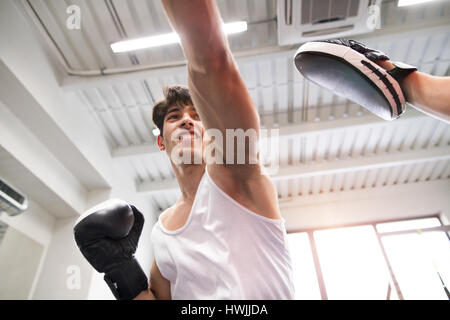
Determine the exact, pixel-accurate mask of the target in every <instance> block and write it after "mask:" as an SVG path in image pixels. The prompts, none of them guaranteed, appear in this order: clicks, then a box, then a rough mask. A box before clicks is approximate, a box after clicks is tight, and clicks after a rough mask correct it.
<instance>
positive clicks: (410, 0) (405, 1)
mask: <svg viewBox="0 0 450 320" xmlns="http://www.w3.org/2000/svg"><path fill="white" fill-rule="evenodd" d="M431 1H435V0H398V6H399V7H407V6H413V5H415V4H421V3H426V2H431Z"/></svg>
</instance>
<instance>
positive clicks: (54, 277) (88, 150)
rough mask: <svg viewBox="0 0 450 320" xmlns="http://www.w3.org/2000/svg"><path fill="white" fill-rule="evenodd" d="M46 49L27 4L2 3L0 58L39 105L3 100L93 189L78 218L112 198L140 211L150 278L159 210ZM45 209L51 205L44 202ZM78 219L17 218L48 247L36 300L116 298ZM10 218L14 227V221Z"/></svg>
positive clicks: (11, 0) (141, 249) (143, 258)
mask: <svg viewBox="0 0 450 320" xmlns="http://www.w3.org/2000/svg"><path fill="white" fill-rule="evenodd" d="M45 48H46V47H45V44H44V42H43V40H42V36H41V35H40V34H39V33H38V32H37V30H36V27H35V26H33V25H32V23H31V22H30V19H29V17H27V14H26V12H25V11H24V8H23V7H22V2H21V1H14V0H2V1H0V59H1V60H2V62H3V63H4V64H5V65H6V66H7V68H8V69H9V70H11V71H12V72H13V73H14V76H15V78H17V80H18V81H20V83H21V84H22V86H23V87H24V88H25V89H26V90H27V92H29V93H30V94H31V95H32V97H33V100H34V101H35V103H34V104H33V106H32V112H31V110H30V109H27V105H26V104H22V103H20V100H18V99H17V95H15V96H6V97H1V98H2V99H1V100H2V101H4V100H5V99H6V98H11V99H7V100H8V101H10V102H15V103H10V105H8V104H7V103H5V104H6V105H7V107H8V108H9V110H10V111H11V112H13V113H14V115H15V117H17V118H18V119H19V120H20V121H21V122H22V123H23V124H24V126H26V127H27V128H28V130H29V131H30V132H32V133H33V134H34V135H35V137H36V139H39V140H40V141H41V143H43V144H44V145H45V146H46V147H47V148H48V150H49V151H50V152H51V153H53V155H54V156H55V157H56V158H58V160H59V161H60V162H61V163H62V164H64V166H66V167H67V169H68V170H69V171H70V172H71V173H72V174H73V175H75V176H76V178H77V179H78V180H79V181H80V183H81V184H82V185H83V187H85V188H86V190H87V198H86V199H85V200H84V201H85V204H84V205H80V206H79V207H77V210H78V211H79V212H78V213H79V214H82V211H83V210H80V209H79V208H81V207H83V208H84V210H86V209H88V208H89V207H91V206H93V205H95V204H97V203H99V202H101V201H103V200H106V199H108V198H110V197H117V198H121V199H124V200H126V201H129V202H131V203H133V204H135V205H136V206H137V207H138V208H139V209H141V211H142V212H143V213H144V216H145V218H146V224H145V226H144V230H143V234H142V237H141V241H140V245H139V248H138V252H137V254H136V256H137V258H138V260H139V261H140V262H141V265H142V267H143V269H144V270H145V271H146V272H147V274H148V273H149V270H150V266H151V262H152V259H153V254H152V251H151V244H150V231H151V228H152V226H153V222H154V213H153V212H152V209H151V206H150V205H149V203H147V202H146V201H145V200H144V199H142V198H141V197H139V196H137V195H136V192H135V184H134V181H132V179H131V178H130V177H129V176H127V175H126V172H124V170H123V168H121V166H120V164H119V163H117V162H114V160H113V159H112V158H111V154H110V150H109V148H108V146H107V143H106V141H105V139H104V138H103V136H102V133H101V131H100V130H99V129H98V128H97V126H96V123H95V121H94V120H93V119H92V117H91V116H90V115H89V113H88V111H87V110H86V108H85V107H84V106H83V105H82V104H81V103H80V101H78V99H77V97H76V96H75V95H73V94H66V93H64V92H63V91H62V90H61V88H60V87H59V81H58V78H59V76H60V72H61V70H60V69H59V68H58V67H57V66H58V64H57V63H55V62H54V57H53V56H51V55H49V53H48V52H47V50H46V49H45ZM4 94H8V93H4ZM9 94H11V95H12V94H13V93H9ZM13 98H14V99H13ZM12 104H14V105H12ZM28 108H31V107H30V106H28ZM0 139H1V136H0ZM41 205H42V207H45V203H41ZM37 211H39V210H37ZM44 211H45V210H42V212H44ZM42 212H41V213H42ZM2 217H3V215H2ZM77 217H78V216H73V217H68V218H56V217H51V216H50V217H47V216H46V215H44V214H41V215H39V214H35V215H32V214H27V213H24V214H23V215H20V216H17V217H15V218H14V217H13V218H14V223H18V222H17V221H22V224H23V228H24V229H29V230H33V232H31V231H30V232H31V233H32V234H35V236H36V237H37V238H40V239H41V240H42V241H43V242H45V243H46V246H45V253H44V257H45V258H44V260H43V262H42V264H41V267H40V273H39V278H38V279H37V280H36V281H35V287H34V289H33V290H32V292H31V296H30V297H31V298H33V299H86V298H90V299H102V298H111V297H112V295H111V294H110V292H109V288H108V287H107V286H106V284H105V283H104V281H103V280H100V281H97V280H98V279H101V275H99V274H97V273H96V272H94V270H93V268H91V267H90V266H89V265H88V264H87V262H86V261H85V260H84V258H83V257H82V255H81V253H80V252H79V250H78V248H77V247H76V245H75V242H74V239H73V234H72V227H73V223H74V222H75V221H76V219H77ZM4 218H5V219H6V220H10V222H11V223H13V218H11V219H9V217H4ZM41 219H42V221H41ZM6 222H7V223H9V222H8V221H6ZM71 265H77V266H79V267H80V271H81V273H80V274H81V287H80V289H79V290H72V289H70V288H68V287H67V280H68V278H69V276H70V275H69V274H67V267H68V266H71ZM92 279H93V280H92ZM91 280H92V281H91Z"/></svg>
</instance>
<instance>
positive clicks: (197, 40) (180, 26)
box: [162, 0, 231, 71]
mask: <svg viewBox="0 0 450 320" xmlns="http://www.w3.org/2000/svg"><path fill="white" fill-rule="evenodd" d="M162 3H163V6H164V10H165V12H166V14H167V16H168V18H169V22H170V24H171V26H172V28H173V29H174V30H175V32H176V33H178V35H179V36H180V39H181V45H182V47H183V52H184V54H185V56H186V59H187V62H188V65H189V68H191V69H193V70H199V71H204V69H205V68H208V66H214V64H217V63H219V62H220V63H222V62H225V61H227V59H229V58H230V56H231V55H230V54H229V49H228V43H227V40H226V37H225V34H224V33H223V31H222V19H221V17H220V14H219V10H218V8H217V5H216V3H215V1H213V0H188V1H186V0H162Z"/></svg>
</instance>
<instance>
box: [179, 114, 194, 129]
mask: <svg viewBox="0 0 450 320" xmlns="http://www.w3.org/2000/svg"><path fill="white" fill-rule="evenodd" d="M181 126H182V127H183V128H186V129H190V128H191V127H193V126H194V122H193V121H192V118H191V116H190V115H189V113H188V112H185V113H183V117H182V118H181Z"/></svg>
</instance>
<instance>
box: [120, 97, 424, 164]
mask: <svg viewBox="0 0 450 320" xmlns="http://www.w3.org/2000/svg"><path fill="white" fill-rule="evenodd" d="M297 112H301V111H295V113H297ZM308 112H309V116H308V118H309V119H318V120H317V121H311V122H306V123H295V124H283V123H282V122H279V123H275V121H274V119H273V118H274V117H275V116H274V115H263V116H261V117H260V118H261V122H262V123H272V125H271V126H269V127H265V128H261V129H266V130H272V129H279V138H280V139H291V138H294V137H295V138H302V137H307V136H310V135H314V134H321V133H326V132H330V131H335V132H338V131H340V130H348V129H358V128H359V127H363V126H367V125H370V126H371V128H373V127H377V126H386V125H398V124H399V123H402V122H405V121H408V122H414V121H421V120H423V119H424V117H426V116H427V115H425V114H424V113H422V112H419V111H417V110H416V109H413V108H408V109H407V111H406V113H405V114H404V115H402V116H401V117H400V118H399V119H397V120H395V121H394V122H387V121H385V120H383V119H381V118H379V117H377V116H375V115H373V114H371V113H369V112H368V111H366V110H362V111H361V110H360V108H359V106H357V105H354V104H353V105H350V106H347V105H340V106H329V107H320V108H311V109H309V110H308ZM345 112H347V113H348V114H347V115H345ZM358 112H359V114H360V115H357V114H358ZM353 113H355V114H353ZM320 114H322V115H328V116H327V117H325V118H324V119H320ZM330 115H333V116H330ZM335 115H339V116H335ZM344 115H345V117H344ZM349 115H350V116H349ZM276 117H277V118H279V119H287V113H286V114H277V115H276ZM294 117H295V115H294ZM319 119H320V120H319ZM268 136H269V137H270V136H271V135H270V132H269V134H268ZM262 140H264V139H262ZM262 143H264V141H262ZM160 152H161V151H160V150H159V148H158V147H157V145H156V143H155V144H154V145H153V144H142V145H138V146H128V147H119V148H116V149H114V150H113V151H112V157H113V158H115V159H124V158H133V157H139V156H144V155H145V156H152V155H154V154H159V153H160Z"/></svg>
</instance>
